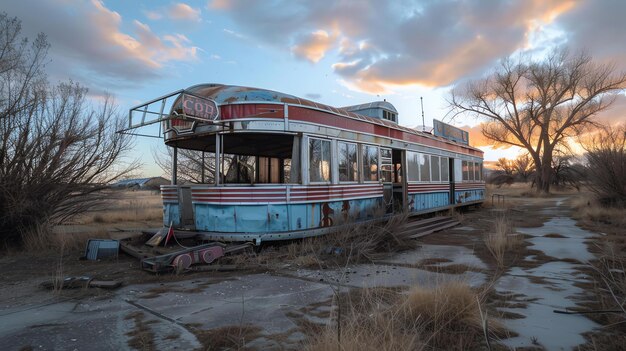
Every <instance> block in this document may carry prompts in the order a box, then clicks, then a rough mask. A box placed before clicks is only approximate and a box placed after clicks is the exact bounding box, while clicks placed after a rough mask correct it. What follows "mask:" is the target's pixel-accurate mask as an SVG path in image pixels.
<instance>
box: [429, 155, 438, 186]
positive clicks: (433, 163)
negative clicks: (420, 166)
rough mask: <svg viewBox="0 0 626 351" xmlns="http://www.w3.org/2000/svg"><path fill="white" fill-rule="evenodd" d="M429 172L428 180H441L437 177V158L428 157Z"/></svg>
mask: <svg viewBox="0 0 626 351" xmlns="http://www.w3.org/2000/svg"><path fill="white" fill-rule="evenodd" d="M430 170H431V177H430V180H432V181H433V182H438V181H439V180H440V179H441V177H440V176H439V172H440V171H441V167H439V156H430Z"/></svg>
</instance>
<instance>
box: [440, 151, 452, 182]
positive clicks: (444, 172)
mask: <svg viewBox="0 0 626 351" xmlns="http://www.w3.org/2000/svg"><path fill="white" fill-rule="evenodd" d="M448 162H449V161H448V158H447V157H442V158H441V181H442V182H447V181H450V178H449V172H448V171H449V168H448V167H449V165H448Z"/></svg>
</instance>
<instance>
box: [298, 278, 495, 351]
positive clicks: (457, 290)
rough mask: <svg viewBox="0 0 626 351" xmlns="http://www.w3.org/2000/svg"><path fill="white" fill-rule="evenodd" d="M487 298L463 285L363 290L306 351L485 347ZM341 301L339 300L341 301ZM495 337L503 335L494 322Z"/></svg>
mask: <svg viewBox="0 0 626 351" xmlns="http://www.w3.org/2000/svg"><path fill="white" fill-rule="evenodd" d="M483 296H484V294H481V293H478V292H476V291H475V290H473V289H472V288H470V287H469V286H468V285H467V284H465V283H462V282H449V283H445V284H441V285H438V286H436V287H434V288H423V287H414V288H413V289H411V290H410V291H408V293H403V292H402V291H397V290H391V289H381V288H379V289H364V290H360V291H359V293H358V294H356V295H355V294H354V293H351V294H343V295H342V297H340V298H339V299H338V300H342V303H341V304H339V305H340V308H337V309H335V316H334V318H333V320H334V323H333V324H332V325H329V326H328V327H327V328H324V329H323V330H322V332H321V333H320V334H319V335H315V336H313V337H311V338H310V340H309V342H308V343H307V344H306V345H305V349H306V350H334V349H337V350H354V351H366V350H424V349H428V350H430V349H442V350H468V349H479V348H483V347H484V346H485V345H486V341H485V337H484V330H483V319H482V318H481V309H480V308H479V304H482V303H483V301H482V299H483ZM338 302H339V301H338ZM490 325H491V329H490V330H489V335H490V337H493V336H494V335H496V336H500V335H503V334H504V329H503V328H502V327H501V326H500V325H499V324H497V323H495V322H492V323H490Z"/></svg>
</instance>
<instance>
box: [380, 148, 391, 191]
mask: <svg viewBox="0 0 626 351" xmlns="http://www.w3.org/2000/svg"><path fill="white" fill-rule="evenodd" d="M380 177H381V178H382V180H383V182H385V183H391V182H393V163H392V157H391V149H383V148H381V149H380Z"/></svg>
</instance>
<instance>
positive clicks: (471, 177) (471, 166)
mask: <svg viewBox="0 0 626 351" xmlns="http://www.w3.org/2000/svg"><path fill="white" fill-rule="evenodd" d="M467 165H468V171H467V172H468V173H469V174H468V176H469V178H468V180H474V162H468V163H467Z"/></svg>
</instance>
